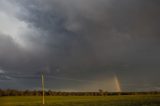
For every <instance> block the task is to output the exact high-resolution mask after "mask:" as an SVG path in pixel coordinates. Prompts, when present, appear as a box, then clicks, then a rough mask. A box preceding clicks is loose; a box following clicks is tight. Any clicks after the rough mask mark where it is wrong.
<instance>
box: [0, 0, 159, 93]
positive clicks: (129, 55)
mask: <svg viewBox="0 0 160 106" xmlns="http://www.w3.org/2000/svg"><path fill="white" fill-rule="evenodd" d="M159 13H160V1H159V0H0V88H1V89H7V88H10V89H40V88H41V73H44V76H45V88H46V89H52V90H63V91H98V89H103V90H105V91H114V92H115V91H151V90H156V91H157V90H158V91H160V77H159V76H160V30H159V28H160V20H159V19H160V14H159Z"/></svg>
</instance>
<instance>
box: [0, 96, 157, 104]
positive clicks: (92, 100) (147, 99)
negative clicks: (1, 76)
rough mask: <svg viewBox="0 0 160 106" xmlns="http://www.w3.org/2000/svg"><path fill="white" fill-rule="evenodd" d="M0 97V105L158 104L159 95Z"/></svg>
mask: <svg viewBox="0 0 160 106" xmlns="http://www.w3.org/2000/svg"><path fill="white" fill-rule="evenodd" d="M45 99H46V104H45V105H42V104H41V100H42V97H39V96H37V97H36V96H34V97H33V96H15V97H14V96H12V97H11V96H10V97H0V106H160V95H132V96H131V95H130V96H65V97H63V96H48V97H45Z"/></svg>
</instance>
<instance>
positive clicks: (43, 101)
mask: <svg viewBox="0 0 160 106" xmlns="http://www.w3.org/2000/svg"><path fill="white" fill-rule="evenodd" d="M42 93H43V94H42V104H43V105H44V104H45V100H44V95H45V94H44V93H45V92H44V75H43V73H42Z"/></svg>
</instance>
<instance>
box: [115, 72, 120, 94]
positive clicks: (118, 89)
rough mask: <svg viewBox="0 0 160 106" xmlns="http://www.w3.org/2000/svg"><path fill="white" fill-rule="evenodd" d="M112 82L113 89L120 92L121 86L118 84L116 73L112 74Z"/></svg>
mask: <svg viewBox="0 0 160 106" xmlns="http://www.w3.org/2000/svg"><path fill="white" fill-rule="evenodd" d="M114 82H115V90H116V92H121V91H122V90H121V86H120V82H119V80H118V77H117V75H114Z"/></svg>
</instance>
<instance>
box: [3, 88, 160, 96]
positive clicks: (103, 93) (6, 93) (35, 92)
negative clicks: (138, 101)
mask: <svg viewBox="0 0 160 106" xmlns="http://www.w3.org/2000/svg"><path fill="white" fill-rule="evenodd" d="M148 94H160V92H158V91H152V92H107V91H103V90H99V91H97V92H63V91H51V90H48V91H45V96H108V95H148ZM0 96H42V91H41V90H24V91H21V90H14V89H7V90H2V89H0Z"/></svg>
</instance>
